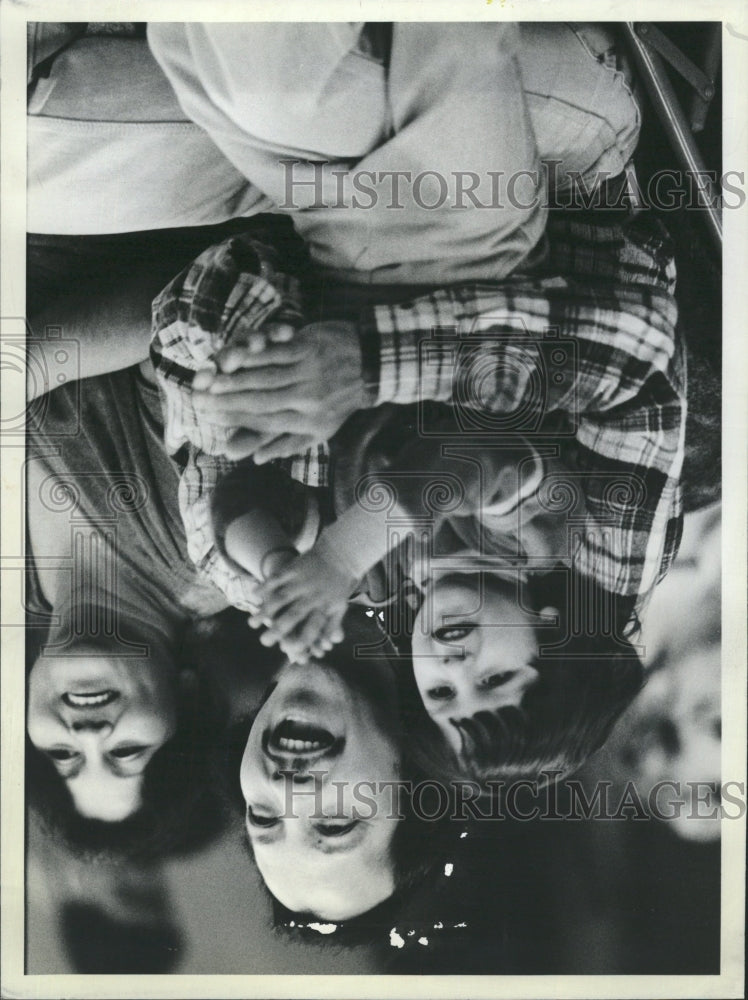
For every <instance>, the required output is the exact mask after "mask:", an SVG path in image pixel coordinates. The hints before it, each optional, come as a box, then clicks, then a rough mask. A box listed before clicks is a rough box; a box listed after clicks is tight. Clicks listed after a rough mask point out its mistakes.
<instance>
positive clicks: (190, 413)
mask: <svg viewBox="0 0 748 1000" xmlns="http://www.w3.org/2000/svg"><path fill="white" fill-rule="evenodd" d="M152 318H153V324H152V332H151V350H150V354H151V360H152V362H153V366H154V368H155V371H156V377H157V379H158V383H159V386H160V388H161V398H162V407H163V411H164V439H165V444H166V448H167V451H168V452H169V454H171V455H173V456H175V457H176V459H177V461H178V464H179V466H180V470H181V475H180V482H179V510H180V514H181V517H182V522H183V524H184V527H185V532H186V536H187V548H188V552H189V555H190V558H191V559H192V561H193V563H194V564H195V565H196V566H197V568H198V570H199V571H200V572H201V574H202V576H203V577H204V578H206V579H207V580H209V581H210V582H211V583H213V584H214V585H215V586H217V587H218V588H219V589H220V590H221V591H222V592H223V593H224V594H225V596H226V598H227V599H228V600H229V602H230V603H231V604H233V605H234V606H235V607H238V608H240V609H244V610H248V611H249V610H252V609H253V608H254V607H255V602H254V592H255V587H256V581H254V580H252V578H251V577H250V576H249V575H248V574H246V573H244V572H242V571H241V570H240V569H239V567H236V566H234V565H233V564H231V563H230V562H229V561H228V560H227V559H226V558H225V557H224V556H223V555H222V553H221V552H220V550H219V547H218V546H217V545H216V540H215V537H214V532H213V525H212V519H211V514H210V504H211V497H212V495H213V492H214V490H215V486H216V483H217V482H218V480H219V478H220V477H221V476H222V475H224V474H225V473H226V472H228V471H229V470H230V469H231V468H233V467H234V463H232V462H231V461H230V460H229V459H227V458H226V457H225V456H224V455H223V452H224V449H225V446H226V443H227V441H228V440H229V438H230V437H231V435H232V434H233V433H234V430H235V429H237V428H225V427H218V426H213V425H211V424H210V423H209V422H207V421H206V420H205V418H204V417H202V416H201V417H200V419H198V415H197V413H196V412H195V409H194V407H193V405H192V395H191V386H192V380H193V378H194V375H195V372H197V371H199V370H200V369H206V368H207V369H209V370H212V371H215V370H216V366H215V360H214V359H215V356H216V354H217V353H218V351H220V350H221V349H222V348H223V347H224V346H226V345H227V344H229V343H231V342H232V341H233V342H236V340H237V339H238V338H241V337H242V336H243V335H244V334H245V333H246V332H247V331H250V330H258V329H261V328H262V326H263V325H264V324H265V323H266V322H268V320H271V319H273V320H283V321H286V322H290V323H292V324H293V325H294V326H299V325H301V324H302V322H303V319H302V312H301V293H300V288H299V283H298V281H297V279H296V278H295V277H291V276H289V275H286V274H283V273H282V272H280V271H279V270H277V268H276V259H275V255H274V253H273V251H272V250H271V249H270V248H269V247H267V246H265V245H264V244H263V243H260V242H258V241H256V240H254V239H252V238H251V237H250V236H248V235H239V236H233V237H231V238H230V239H228V240H226V241H224V242H223V243H221V244H218V245H217V246H214V247H211V248H210V249H208V250H206V251H205V252H204V253H203V254H201V255H200V256H199V257H198V258H197V259H196V260H195V261H193V263H192V264H190V265H189V266H188V267H187V268H185V270H184V271H182V272H181V274H179V275H177V276H176V277H175V278H174V279H173V280H172V281H171V282H170V283H169V284H168V285H167V286H166V288H164V290H163V291H162V292H161V293H160V294H159V295H158V297H157V298H156V299H155V300H154V303H153V315H152ZM284 465H285V468H286V471H288V473H289V475H292V476H294V478H297V479H299V480H300V481H301V482H304V483H307V484H309V485H318V484H319V483H321V482H324V481H326V480H325V477H326V473H327V450H326V447H325V446H319V447H318V448H316V449H314V450H310V451H309V452H308V453H306V454H305V455H302V456H298V457H296V458H294V459H291V460H288V461H286V462H284Z"/></svg>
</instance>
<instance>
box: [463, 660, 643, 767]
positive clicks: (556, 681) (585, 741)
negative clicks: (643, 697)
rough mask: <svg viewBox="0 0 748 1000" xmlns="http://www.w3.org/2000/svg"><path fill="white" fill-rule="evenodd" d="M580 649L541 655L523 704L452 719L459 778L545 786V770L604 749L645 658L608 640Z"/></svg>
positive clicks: (579, 763) (634, 690) (637, 684)
mask: <svg viewBox="0 0 748 1000" xmlns="http://www.w3.org/2000/svg"><path fill="white" fill-rule="evenodd" d="M580 645H581V644H580ZM575 652H576V654H577V655H576V656H571V657H568V658H564V659H558V660H553V659H546V658H543V657H540V658H538V660H537V661H536V663H535V667H536V669H537V670H538V672H539V674H540V676H539V678H538V680H537V681H536V683H535V684H533V686H532V687H530V688H529V689H528V690H527V692H526V693H525V695H524V698H523V699H522V704H521V705H520V706H519V707H513V706H507V707H504V708H499V709H496V710H494V711H483V712H476V714H475V715H474V716H472V717H471V718H462V719H450V723H451V725H453V726H454V728H455V729H456V730H457V733H458V734H459V737H460V751H459V754H458V758H457V760H458V766H459V769H460V771H461V776H462V777H465V778H470V779H472V780H475V781H478V782H481V783H485V782H488V781H504V782H506V781H519V780H530V781H537V782H538V784H543V783H545V781H547V780H548V776H547V774H546V773H544V772H558V773H557V774H556V775H555V776H556V777H562V776H566V775H569V774H571V773H572V772H574V771H576V770H578V769H579V768H580V767H581V766H582V765H583V764H584V763H585V762H586V760H587V759H588V758H589V757H590V756H591V755H592V754H593V753H594V752H595V751H596V750H599V749H600V747H601V746H602V745H603V743H605V740H606V739H607V738H608V735H609V734H610V732H611V730H612V728H613V726H614V725H615V723H616V721H617V719H618V718H619V716H620V715H621V714H622V713H623V711H624V709H625V708H626V707H627V706H628V705H629V704H630V702H631V701H632V700H633V698H634V697H635V696H636V694H637V693H638V692H639V690H640V689H641V686H642V677H643V668H642V664H641V661H640V660H639V659H638V658H637V657H636V656H635V655H634V654H633V651H632V652H631V653H630V654H629V653H626V652H623V651H620V650H618V649H616V650H615V651H613V650H612V649H611V648H609V647H608V648H606V644H605V643H604V642H594V641H589V640H588V641H587V643H585V644H584V648H579V647H578V648H577V649H576V651H575Z"/></svg>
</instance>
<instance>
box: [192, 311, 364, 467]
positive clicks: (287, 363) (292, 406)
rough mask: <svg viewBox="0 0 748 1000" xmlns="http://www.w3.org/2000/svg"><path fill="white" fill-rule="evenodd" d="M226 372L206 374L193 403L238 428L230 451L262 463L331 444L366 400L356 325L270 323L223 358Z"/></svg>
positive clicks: (213, 419) (200, 376) (219, 360)
mask: <svg viewBox="0 0 748 1000" xmlns="http://www.w3.org/2000/svg"><path fill="white" fill-rule="evenodd" d="M216 364H217V367H218V372H217V373H215V374H213V373H211V372H207V371H202V372H198V373H197V374H196V376H195V380H194V382H193V388H192V401H193V405H194V408H195V411H196V412H197V413H198V415H204V416H205V419H206V421H209V422H210V423H211V424H213V425H217V426H221V427H226V428H232V429H235V433H234V434H233V435H232V436H231V438H230V439H229V442H228V444H227V446H226V449H225V452H226V455H227V457H228V458H231V459H233V460H236V461H238V460H240V459H242V458H247V457H248V456H250V455H252V456H254V460H255V462H257V463H258V464H261V463H263V462H269V461H270V460H271V459H275V458H287V457H290V456H293V455H299V454H303V453H304V452H305V451H306V450H307V448H310V447H312V446H314V445H317V444H320V443H322V442H324V441H328V440H329V439H330V438H331V437H332V436H333V435H334V434H335V432H336V431H337V430H338V428H339V427H341V426H342V424H343V423H344V422H345V421H346V420H347V419H348V417H349V416H351V414H352V413H355V412H356V410H359V409H363V408H364V407H365V406H366V405H367V403H366V390H365V386H364V382H363V377H362V373H361V349H360V346H359V340H358V334H357V331H356V327H355V326H354V325H353V324H352V323H347V322H340V321H336V322H328V323H311V324H309V325H308V326H305V327H303V328H301V329H300V330H294V329H293V327H291V326H288V325H287V324H278V323H276V324H268V325H267V326H266V327H265V328H264V329H263V330H262V331H256V332H253V333H251V334H250V335H249V336H248V337H247V338H246V340H245V341H244V342H243V343H242V344H241V345H230V346H227V347H225V348H224V349H223V350H222V351H220V352H219V354H218V355H217V356H216Z"/></svg>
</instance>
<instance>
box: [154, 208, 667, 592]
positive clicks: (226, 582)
mask: <svg viewBox="0 0 748 1000" xmlns="http://www.w3.org/2000/svg"><path fill="white" fill-rule="evenodd" d="M237 240H238V242H237ZM548 243H549V251H548V255H547V259H546V262H545V264H544V266H543V270H542V273H541V272H538V271H536V272H535V273H533V274H532V275H521V274H519V275H515V276H513V277H511V278H509V279H507V280H505V281H503V282H500V283H496V284H485V283H481V284H470V285H459V286H451V287H446V288H443V289H440V290H437V291H433V292H430V293H427V294H422V295H419V296H418V297H417V298H415V299H412V300H410V301H406V302H400V303H399V304H396V305H375V306H373V307H367V308H364V309H363V310H362V311H361V313H360V315H359V316H358V325H359V335H360V338H361V346H362V357H363V361H364V376H365V379H366V381H367V383H368V384H369V386H370V388H371V389H372V396H373V398H374V399H375V405H380V404H382V403H402V404H406V403H418V402H420V401H424V400H436V401H441V402H451V403H453V404H454V405H456V406H457V407H459V408H460V410H461V412H462V413H463V414H464V418H465V423H466V433H471V432H475V433H478V434H486V433H501V432H503V431H521V432H522V433H523V434H525V435H526V436H528V435H529V436H532V433H533V429H536V431H537V433H538V434H541V435H542V437H543V438H544V440H547V439H548V437H549V432H548V426H549V421H550V424H551V425H552V426H555V427H556V428H557V429H558V428H560V430H559V434H560V437H559V438H558V440H559V442H560V447H561V448H562V449H564V451H565V453H568V454H570V455H572V456H573V468H575V469H576V470H577V472H578V473H580V474H581V475H582V476H583V479H584V487H583V488H584V491H585V501H586V507H587V523H586V524H585V526H584V530H583V531H581V532H579V535H578V537H579V539H580V541H579V543H578V545H577V548H576V550H575V552H574V554H573V562H574V565H575V567H576V568H577V569H578V570H579V571H580V572H581V573H583V574H585V575H590V576H594V578H595V579H596V580H597V582H598V583H599V584H600V586H602V587H603V588H605V589H606V590H609V591H611V592H613V593H615V594H619V595H622V596H629V597H633V598H635V606H636V607H637V609H640V608H641V606H642V605H643V604H644V603H645V601H646V599H647V597H648V596H649V594H650V593H651V591H652V589H653V588H654V586H655V585H656V583H657V582H658V581H659V580H660V579H661V578H662V577H663V576H664V575H665V573H666V572H667V570H668V568H669V566H670V564H671V562H672V560H673V558H674V556H675V554H676V552H677V547H678V543H679V539H680V532H681V526H682V515H681V506H680V490H679V478H680V472H681V465H682V459H683V451H684V433H685V357H684V352H683V349H682V345H681V343H680V341H679V339H678V337H677V336H676V332H675V324H676V306H675V301H674V298H673V290H674V286H675V267H674V262H673V258H672V252H671V248H670V243H669V239H668V237H667V235H666V234H665V232H664V230H663V229H662V228H661V227H660V226H659V224H658V223H656V222H654V223H653V222H652V221H651V220H649V219H647V218H646V217H644V216H640V217H638V218H635V219H628V220H626V222H625V223H624V224H620V223H617V222H611V221H609V220H602V219H592V218H591V217H590V215H586V216H582V215H581V214H575V213H573V212H571V211H568V210H567V211H566V212H562V213H558V215H557V217H555V218H553V217H552V218H551V220H550V222H549V226H548ZM247 245H250V246H251V248H252V253H253V254H254V257H253V258H252V259H251V260H249V261H247V260H246V256H245V259H244V261H242V260H241V259H239V258H240V257H241V256H242V254H246V251H245V249H244V248H245V247H246V246H247ZM238 251H241V253H239V252H238ZM247 264H250V265H251V267H250V268H249V269H248V268H247ZM299 303H300V299H299V289H298V285H297V283H296V282H295V281H294V279H292V278H289V277H287V276H285V275H282V274H280V273H279V272H278V271H276V270H275V268H274V262H273V258H272V253H271V252H270V251H269V250H268V249H267V248H265V247H261V246H259V245H257V244H253V243H252V241H251V240H248V239H246V238H236V237H235V238H233V239H232V240H229V241H228V242H227V243H224V244H222V245H221V246H219V247H214V248H212V249H211V250H209V251H207V252H206V253H205V254H203V255H202V256H201V257H199V258H198V260H197V261H195V263H194V264H193V265H192V266H191V267H190V268H188V269H187V271H185V272H183V273H182V275H180V276H178V277H177V278H176V279H175V280H174V281H173V282H172V283H171V284H170V285H169V286H168V287H167V288H166V289H165V290H164V291H163V292H162V293H161V295H160V296H159V297H158V298H157V299H156V301H155V303H154V312H153V318H154V322H153V340H152V347H151V356H152V360H153V362H154V366H155V368H156V373H157V376H158V378H159V381H160V384H161V386H162V388H163V391H164V399H165V426H166V444H167V448H168V449H169V451H170V452H171V453H172V454H176V453H179V452H181V454H183V455H184V454H185V452H186V454H187V456H188V457H187V458H186V459H185V460H184V461H183V463H182V464H183V473H182V479H181V485H180V498H179V499H180V509H181V512H182V516H183V519H184V522H185V528H186V531H187V538H188V547H189V551H190V555H191V557H192V559H193V560H194V561H195V563H196V565H197V566H198V567H199V568H200V569H201V570H202V571H203V572H204V573H205V574H206V575H208V576H209V577H210V578H211V579H212V580H213V582H214V583H216V584H217V585H218V586H219V587H220V588H221V589H222V590H223V591H224V593H226V595H227V597H228V599H229V600H230V601H231V603H233V604H235V605H236V606H238V607H247V608H249V607H253V602H252V589H253V586H252V582H251V581H249V580H248V579H247V577H246V574H245V575H244V576H242V575H241V574H239V573H237V572H236V568H235V567H232V566H231V565H230V564H229V563H228V562H227V560H225V559H224V558H223V557H222V556H221V555H220V554H219V553H218V552H217V550H216V546H215V542H214V538H213V534H212V528H211V524H210V516H209V502H210V494H211V492H212V490H213V488H214V485H215V482H216V481H217V478H218V477H219V476H220V475H222V474H223V472H224V471H225V470H226V469H227V468H230V467H231V463H230V462H229V461H228V460H227V459H225V458H223V457H221V449H222V445H223V444H225V440H226V437H227V436H228V435H229V434H230V433H231V432H230V431H229V432H226V431H225V430H223V429H216V428H211V427H210V426H207V425H205V424H203V425H200V423H199V422H198V420H197V419H196V415H195V413H194V411H193V409H192V407H191V404H190V392H189V386H190V383H191V378H192V373H193V372H194V371H195V370H197V368H199V367H206V366H209V365H210V364H211V361H212V357H213V356H214V354H215V352H216V351H217V350H219V349H220V348H221V347H222V346H223V345H224V344H225V343H226V342H227V341H228V339H229V338H230V337H231V336H233V335H235V332H236V331H238V330H239V328H240V327H241V326H242V324H243V325H244V328H253V327H254V328H257V327H260V326H261V325H262V323H264V322H265V321H266V320H267V319H269V318H270V317H271V316H273V317H276V316H278V315H283V316H286V317H288V318H290V319H291V320H292V321H294V322H296V323H301V322H302V320H301V311H300V305H299ZM185 446H186V448H185ZM286 468H288V471H289V472H290V473H291V475H293V476H294V477H295V478H297V479H300V480H301V481H302V482H305V483H308V484H310V485H324V484H325V483H326V482H327V476H326V472H327V450H326V449H325V448H324V447H320V449H318V451H317V452H314V453H308V454H307V455H306V456H303V457H302V458H298V459H295V460H294V461H293V463H290V467H289V464H286ZM613 484H615V485H613ZM601 525H602V526H604V527H603V528H602V529H601V528H600V526H601Z"/></svg>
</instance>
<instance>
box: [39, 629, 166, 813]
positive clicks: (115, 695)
mask: <svg viewBox="0 0 748 1000" xmlns="http://www.w3.org/2000/svg"><path fill="white" fill-rule="evenodd" d="M175 729H176V707H175V691H174V677H173V671H172V670H171V669H170V667H167V666H165V665H160V664H157V663H154V662H152V661H151V660H148V659H141V658H133V659H127V658H117V657H112V656H107V655H105V654H104V653H103V652H102V651H100V650H94V649H89V650H86V649H81V650H80V651H79V652H78V654H77V655H74V656H64V657H63V656H57V657H53V656H41V657H40V658H39V659H38V660H37V662H36V663H35V664H34V666H33V668H32V670H31V673H30V675H29V694H28V733H29V738H30V739H31V742H32V743H33V744H34V746H35V747H36V748H37V750H39V751H40V752H42V753H43V754H45V755H46V756H47V757H49V758H50V760H51V761H52V763H53V765H54V767H55V770H56V771H57V772H58V774H59V775H60V777H61V778H62V779H63V781H64V782H65V784H66V785H67V787H68V789H69V790H70V794H71V795H72V797H73V802H74V803H75V808H76V810H77V811H78V812H79V813H80V814H81V815H82V816H86V817H88V818H91V819H99V820H104V821H108V822H117V821H120V820H123V819H126V818H127V817H128V816H131V815H132V814H133V813H135V812H137V810H138V809H139V808H140V805H141V802H142V785H143V775H144V772H145V769H146V767H147V765H148V763H149V762H150V760H151V758H152V757H153V755H154V754H155V753H156V751H157V750H158V749H159V748H160V747H162V746H163V745H164V743H165V742H166V741H167V740H168V739H170V738H171V737H172V736H173V735H174V732H175Z"/></svg>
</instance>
